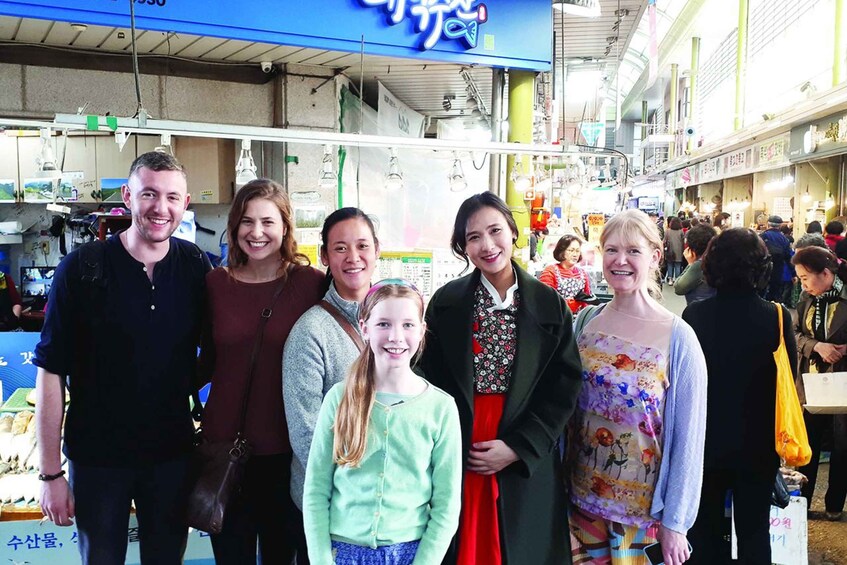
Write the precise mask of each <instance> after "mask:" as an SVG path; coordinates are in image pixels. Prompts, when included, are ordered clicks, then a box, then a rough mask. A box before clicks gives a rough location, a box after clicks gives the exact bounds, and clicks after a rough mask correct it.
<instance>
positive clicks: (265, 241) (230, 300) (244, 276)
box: [201, 179, 326, 565]
mask: <svg viewBox="0 0 847 565" xmlns="http://www.w3.org/2000/svg"><path fill="white" fill-rule="evenodd" d="M227 236H228V241H229V256H228V267H220V268H217V269H215V270H214V271H212V272H211V273H209V275H208V276H207V277H206V285H207V287H208V289H209V290H208V292H209V312H208V323H209V327H208V328H207V330H206V333H207V334H208V335H210V336H211V338H212V340H213V344H214V346H213V347H208V346H206V347H204V348H203V352H202V356H201V367H202V369H203V371H202V375H203V376H209V375H210V376H211V382H212V389H211V392H210V395H209V400H208V402H207V403H206V408H205V411H204V414H203V431H204V433H205V435H206V438H207V439H208V440H209V441H212V442H227V441H229V442H231V441H233V440H234V439H235V437H236V434H237V433H238V431H239V430H238V427H239V425H240V417H241V411H242V404H243V402H244V398H245V396H246V398H247V401H248V404H247V417H246V423H245V429H244V438H245V439H246V440H247V442H248V443H249V445H250V446H251V448H252V456H251V457H250V459H249V460H248V462H247V466H246V468H245V471H244V476H243V479H242V482H241V485H240V486H241V488H240V490H239V491H238V492H237V493H236V494H235V495H234V496H233V498H232V499H231V501H230V503H229V505H228V507H227V509H226V513H225V515H224V522H223V529H222V531H221V533H220V534H218V535H213V536H212V548H213V549H214V552H215V561H216V562H217V563H219V564H228V563H231V564H234V565H235V564H243V563H255V562H256V554H257V540H258V554H259V556H260V558H261V560H262V561H263V562H265V563H289V562H290V561H291V560H292V558H294V555H295V552H296V550H297V542H298V540H300V539H301V538H302V537H303V524H302V518H301V517H300V513H299V512H298V511H297V508H296V507H295V506H294V503H293V502H292V500H291V494H290V476H291V444H290V443H289V438H288V428H287V426H286V421H285V409H284V406H283V401H282V387H281V386H280V382H281V379H282V366H281V363H280V361H281V359H282V351H283V346H284V345H285V341H286V339H287V338H288V334H289V332H290V331H291V327H292V326H293V325H294V322H296V321H297V319H298V318H300V316H301V315H302V314H303V312H305V311H306V310H308V309H309V308H311V307H312V306H314V305H315V304H316V303H317V302H318V301H319V300H320V298H321V296H323V292H324V289H325V288H326V287H325V286H324V285H323V279H324V276H323V273H321V272H320V271H318V270H317V269H314V268H312V267H309V266H308V264H309V260H308V258H307V257H306V256H305V255H303V254H301V253H298V251H297V242H296V241H295V239H294V225H293V222H292V220H291V206H290V204H289V202H288V196H287V195H286V193H285V189H284V188H283V187H282V186H280V185H279V184H278V183H276V182H274V181H272V180H269V179H257V180H253V181H250V182H248V183H247V184H245V185H244V186H243V187H241V188H240V189H239V190H238V193H237V194H236V195H235V199H234V200H233V202H232V207H231V208H230V211H229V218H228V220H227ZM280 286H282V292H281V294H280V295H279V298H278V300H276V302H275V303H274V304H272V301H273V297H274V295H275V293H276V291H277V289H278V287H280ZM268 308H270V309H271V313H272V314H271V317H270V319H269V320H268V321H267V327H266V330H265V333H264V338H263V342H262V343H261V344H260V349H259V354H258V357H257V359H256V361H255V369H254V371H253V377H252V383H251V384H250V387H249V390H248V386H247V380H248V376H249V373H250V367H251V363H252V360H251V356H252V353H253V350H254V347H255V345H254V342H255V339H256V332H257V329H258V327H259V320H260V319H261V317H262V316H263V315H264V314H263V311H264V310H266V309H268Z"/></svg>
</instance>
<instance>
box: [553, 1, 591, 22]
mask: <svg viewBox="0 0 847 565" xmlns="http://www.w3.org/2000/svg"><path fill="white" fill-rule="evenodd" d="M553 7H554V8H557V9H559V10H561V11H563V12H564V13H566V14H571V15H572V16H582V17H584V18H598V17H600V0H554V2H553Z"/></svg>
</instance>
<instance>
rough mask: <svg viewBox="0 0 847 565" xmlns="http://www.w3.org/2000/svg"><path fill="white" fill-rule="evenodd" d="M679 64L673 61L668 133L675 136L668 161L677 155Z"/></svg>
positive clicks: (669, 150) (669, 148)
mask: <svg viewBox="0 0 847 565" xmlns="http://www.w3.org/2000/svg"><path fill="white" fill-rule="evenodd" d="M678 90H679V65H677V64H676V63H671V93H670V105H671V107H670V118H668V133H669V134H671V135H672V136H674V140H673V141H671V143H670V146H669V147H668V161H671V160H672V159H673V158H674V157H676V130H677V115H676V108H677V98H678V97H679V93H678V92H677V91H678Z"/></svg>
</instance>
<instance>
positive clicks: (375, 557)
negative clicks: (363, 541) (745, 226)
mask: <svg viewBox="0 0 847 565" xmlns="http://www.w3.org/2000/svg"><path fill="white" fill-rule="evenodd" d="M420 543H421V542H420V541H407V542H403V543H395V544H394V545H384V546H382V547H378V548H376V549H371V548H370V547H365V546H362V545H355V544H352V543H344V542H340V541H333V542H332V554H333V555H334V556H335V565H411V563H412V561H414V560H415V554H416V553H417V552H418V545H420Z"/></svg>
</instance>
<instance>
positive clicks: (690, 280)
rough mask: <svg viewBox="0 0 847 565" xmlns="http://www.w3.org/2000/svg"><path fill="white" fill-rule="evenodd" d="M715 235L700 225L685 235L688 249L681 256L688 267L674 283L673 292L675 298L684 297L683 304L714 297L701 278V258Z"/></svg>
mask: <svg viewBox="0 0 847 565" xmlns="http://www.w3.org/2000/svg"><path fill="white" fill-rule="evenodd" d="M715 235H717V232H716V231H715V228H713V227H712V226H710V225H708V224H700V225H697V226H695V227H693V228H691V229H690V230H689V231H688V233H687V234H685V242H686V243H687V244H688V247H686V248H685V251H683V256H684V257H685V260H686V261H687V262H688V266H687V267H686V268H685V270H684V271H683V272H682V274H681V275H680V276H679V279H677V281H676V286H675V287H674V289H673V291H674V292H675V293H676V295H677V296H685V303H686V304H692V303H694V302H697V301H698V300H704V299H706V298H710V297H712V296H714V295H715V289H714V288H712V287H711V286H709V283H707V282H706V279H705V278H704V277H703V268H702V261H701V260H702V258H703V254H704V253H705V252H706V249H707V248H708V246H709V242H710V241H712V239H713V238H714V237H715Z"/></svg>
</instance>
